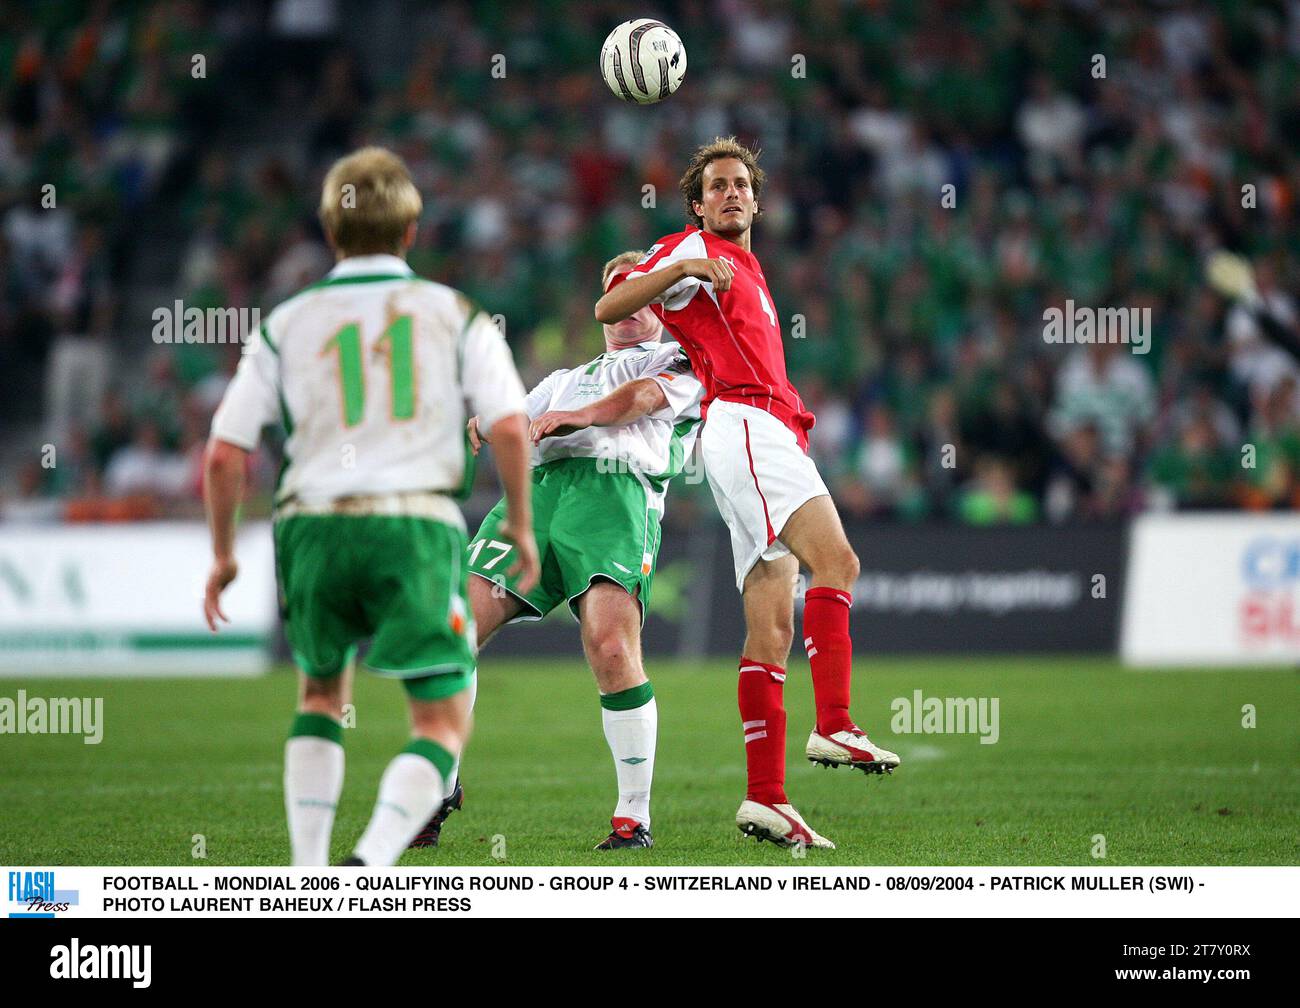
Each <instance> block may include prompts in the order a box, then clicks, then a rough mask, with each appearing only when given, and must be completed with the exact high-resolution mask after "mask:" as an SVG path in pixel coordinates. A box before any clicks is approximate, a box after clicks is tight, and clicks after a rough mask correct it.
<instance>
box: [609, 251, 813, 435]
mask: <svg viewBox="0 0 1300 1008" xmlns="http://www.w3.org/2000/svg"><path fill="white" fill-rule="evenodd" d="M682 259H726V260H727V262H728V264H729V265H730V266H731V268H732V270H733V271H734V273H735V279H734V280H733V281H732V283H731V289H730V290H727V291H723V292H722V293H721V294H718V293H716V292H715V291H714V289H713V284H712V283H708V282H705V281H703V280H699V279H697V278H695V277H686V278H684V279H683V280H681V281H680V282H678V283H676V284H674V285H673V286H671V287H669V288H668V289H667V290H666V291H664V292H663V293H662V294H661V295H659V297H658V298H656V299H655V301H654V302H652V305H651V307H652V308H653V310H654V312H655V314H656V315H658V316H659V318H660V319H661V320H662V321H663V324H664V327H665V328H666V329H667V330H668V331H669V332H670V333H672V335H673V337H674V338H675V339H676V340H677V342H678V343H680V344H681V346H682V349H683V350H685V351H686V356H687V357H688V358H690V362H691V367H692V368H694V370H695V375H696V377H697V378H699V380H700V383H701V384H702V385H703V386H704V402H703V410H704V411H705V415H707V411H708V408H709V403H711V402H712V401H713V400H714V399H725V400H727V401H728V402H736V403H744V404H745V405H747V406H755V407H757V408H758V409H761V410H764V411H766V412H768V413H771V414H772V415H773V416H774V417H776V418H777V419H778V420H780V421H781V422H782V423H783V424H785V425H786V426H787V427H789V428H790V430H791V431H793V432H794V435H795V437H796V438H797V439H798V440H799V445H800V447H802V448H803V449H804V451H807V450H808V431H810V430H812V427H813V424H814V423H815V419H814V417H813V415H812V414H811V413H810V412H808V410H807V409H805V408H804V404H803V400H802V399H800V398H799V393H798V392H796V391H795V387H794V386H793V385H791V384H790V379H789V378H788V377H787V376H786V373H785V350H784V348H783V347H782V346H781V324H780V322H778V321H777V317H776V309H775V308H774V307H773V306H772V295H771V294H770V293H769V292H768V289H767V280H766V279H765V278H764V276H763V269H762V267H761V266H759V264H758V260H757V259H756V258H755V257H754V255H753V254H752V253H750V252H746V251H745V250H744V249H742V248H741V247H740V246H739V245H736V244H735V243H734V242H729V241H727V240H726V239H725V238H718V237H716V236H714V235H711V234H708V233H707V232H704V231H701V230H700V229H699V228H696V227H688V228H687V229H686V230H685V231H681V232H678V233H677V234H671V235H668V236H666V237H664V238H660V239H659V241H657V242H655V244H654V245H653V246H651V248H650V251H649V252H647V253H646V255H645V258H644V259H642V260H641V262H640V263H638V264H637V266H636V268H635V269H633V270H632V271H631V272H629V273H625V274H623V275H622V276H619V277H616V278H615V280H614V283H612V284H610V289H611V290H613V288H614V287H615V286H616V285H617V284H619V283H622V282H623V281H624V280H626V279H627V278H628V277H634V276H644V275H645V274H647V273H654V272H655V271H657V270H660V269H663V268H664V267H666V266H670V265H672V264H673V263H675V262H678V261H679V260H682Z"/></svg>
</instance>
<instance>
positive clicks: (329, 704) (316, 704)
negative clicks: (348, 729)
mask: <svg viewBox="0 0 1300 1008" xmlns="http://www.w3.org/2000/svg"><path fill="white" fill-rule="evenodd" d="M301 680H302V686H301V689H300V691H299V701H298V709H299V710H300V711H302V712H303V713H304V714H326V715H328V716H330V717H333V718H339V717H342V716H343V676H342V675H336V676H329V677H322V678H318V677H316V676H308V675H304V676H302V677H301Z"/></svg>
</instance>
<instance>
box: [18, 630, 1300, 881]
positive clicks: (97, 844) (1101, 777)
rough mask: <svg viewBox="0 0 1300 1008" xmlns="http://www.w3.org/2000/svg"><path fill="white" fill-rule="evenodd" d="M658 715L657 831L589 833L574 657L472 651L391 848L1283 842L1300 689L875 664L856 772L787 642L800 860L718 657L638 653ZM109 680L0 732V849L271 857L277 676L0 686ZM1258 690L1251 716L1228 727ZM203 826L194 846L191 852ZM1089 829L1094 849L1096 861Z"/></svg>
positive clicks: (460, 853)
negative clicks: (897, 711) (410, 842)
mask: <svg viewBox="0 0 1300 1008" xmlns="http://www.w3.org/2000/svg"><path fill="white" fill-rule="evenodd" d="M650 672H651V674H652V676H653V681H654V686H655V693H656V696H657V698H658V701H659V717H660V737H659V752H658V763H657V767H656V773H655V794H654V803H653V812H654V825H653V828H654V835H655V844H656V845H655V847H654V849H653V850H649V851H646V850H636V851H622V852H614V853H612V854H611V853H597V852H595V851H592V850H591V847H592V845H593V844H595V843H596V841H598V840H600V839H601V838H602V837H603V836H604V835H605V833H606V832H607V829H608V827H607V822H608V817H609V814H610V811H611V809H612V807H613V802H614V797H615V789H614V772H613V767H612V764H611V761H610V757H609V752H608V750H607V749H606V746H605V741H604V737H603V735H602V733H601V727H600V709H599V706H598V704H597V699H596V692H595V687H594V685H593V683H592V681H591V676H590V673H589V672H588V671H587V670H586V669H585V668H584V667H583V666H582V664H581V661H580V660H550V659H548V660H545V661H537V662H527V663H525V662H519V661H516V660H507V659H495V660H494V659H492V657H491V656H490V654H489V655H485V661H484V668H483V671H482V673H481V682H480V690H479V707H478V723H477V728H476V734H475V737H474V739H473V742H472V743H471V748H470V752H469V755H468V758H467V759H466V764H465V773H464V782H465V788H466V796H467V797H466V806H465V809H464V811H462V812H458V813H456V814H455V815H453V816H452V818H451V819H450V820H449V822H448V824H447V826H446V828H445V830H444V833H443V841H442V846H441V848H440V849H438V850H437V851H412V852H408V853H407V855H406V856H405V857H404V858H403V860H402V862H401V863H402V864H403V865H434V864H457V865H496V864H501V863H502V862H499V861H497V860H494V858H493V856H492V851H493V843H494V837H498V836H500V837H504V838H505V851H506V857H507V860H506V862H505V863H506V864H510V865H583V864H591V865H608V864H628V865H703V864H713V865H782V864H787V865H788V864H792V863H801V864H818V865H881V864H884V865H888V864H919V865H962V864H972V865H980V864H993V865H1035V864H1042V865H1058V864H1059V865H1070V864H1079V865H1086V864H1096V865H1107V866H1115V865H1131V864H1172V865H1201V864H1206V865H1209V864H1296V863H1297V862H1300V840H1298V839H1297V838H1298V837H1300V814H1298V813H1300V734H1298V733H1297V729H1296V725H1297V724H1298V723H1300V689H1298V688H1297V680H1296V675H1295V673H1293V672H1290V671H1279V670H1254V671H1251V670H1234V671H1176V672H1175V671H1163V672H1140V673H1139V672H1129V671H1124V670H1122V669H1120V668H1119V667H1118V666H1117V665H1116V664H1115V663H1113V662H1111V661H1107V660H1098V659H1061V658H1041V659H1031V658H1024V657H1017V658H1002V659H970V660H958V659H951V660H950V659H921V660H892V659H891V660H874V659H873V660H869V661H865V662H862V663H860V664H859V668H858V671H857V675H856V676H855V682H856V690H855V694H856V699H855V703H854V711H855V712H856V713H857V715H858V717H859V718H860V719H861V720H862V721H863V723H864V725H865V726H867V727H868V728H869V730H870V731H871V734H872V735H873V737H875V738H876V740H877V741H879V742H880V743H882V744H883V745H885V746H887V747H889V748H892V749H895V750H896V751H897V752H898V753H899V754H900V755H901V756H902V758H903V765H902V767H901V768H900V770H899V771H898V772H897V773H895V774H894V775H893V776H892V777H885V778H876V777H872V778H866V777H864V775H862V774H861V773H857V772H854V771H849V770H847V769H843V768H841V769H837V770H825V769H822V768H820V767H815V766H813V765H812V764H810V763H808V762H807V760H806V759H805V758H804V756H803V744H804V741H805V740H806V738H807V730H808V728H809V727H810V724H811V718H812V712H813V706H812V690H811V685H810V682H809V676H808V670H807V664H806V663H805V662H793V663H792V664H791V668H790V676H789V678H788V680H787V682H786V687H785V692H786V703H787V708H788V710H790V711H791V712H792V715H791V718H790V727H789V740H788V752H789V765H790V770H789V775H788V779H787V790H788V792H789V794H790V797H791V800H792V801H793V802H794V803H795V805H796V807H797V808H798V809H799V810H800V811H801V812H802V813H803V815H804V817H805V818H806V819H808V821H809V822H810V823H811V824H812V825H813V826H814V828H816V829H817V830H819V831H820V832H822V833H823V834H824V835H826V836H829V837H830V838H831V839H833V840H834V841H835V842H836V843H837V844H838V845H839V849H838V850H836V851H831V852H822V851H810V852H808V855H807V860H806V861H804V862H792V860H791V856H790V853H789V852H787V851H784V850H780V849H778V848H776V847H774V846H772V845H770V844H762V845H760V844H758V843H756V842H755V841H753V840H748V839H745V838H743V837H742V836H741V835H740V834H739V832H738V831H737V830H736V829H735V826H734V824H733V821H732V817H733V816H734V813H735V810H736V806H737V805H738V804H739V802H740V799H741V798H742V797H743V796H744V781H745V775H744V762H743V760H744V756H743V752H742V748H741V741H740V731H739V724H738V717H737V713H736V707H735V673H734V670H732V669H731V668H729V667H728V663H727V662H725V661H721V660H720V661H716V662H709V663H698V664H688V663H674V662H668V661H659V660H656V661H653V662H651V666H650ZM20 687H21V688H24V689H25V690H26V691H27V694H28V696H29V697H38V696H44V697H50V696H64V697H70V696H91V697H94V696H102V697H104V724H105V729H104V732H105V734H104V739H103V741H102V743H101V744H99V745H97V746H89V745H85V744H83V742H82V740H81V738H80V736H56V735H0V808H3V810H4V815H3V816H2V817H0V863H4V864H39V865H65V864H88V865H89V864H99V865H114V864H124V865H154V864H157V865H193V864H208V865H245V864H284V863H286V861H287V859H288V840H287V836H286V830H285V824H284V810H283V803H282V802H283V800H282V796H281V783H280V780H281V772H282V766H281V759H282V752H283V744H284V739H285V735H286V733H287V730H288V726H289V722H290V719H291V716H292V707H293V703H294V697H295V692H296V686H295V683H294V679H293V677H292V676H291V675H290V674H288V673H287V672H285V671H280V672H277V673H276V674H273V675H270V676H267V677H264V678H261V679H255V680H197V681H196V680H134V681H130V680H127V681H123V680H106V679H96V680H66V679H65V680H56V679H36V680H28V681H17V680H4V681H0V696H5V697H15V696H16V693H17V690H18V689H19V688H20ZM915 689H920V690H922V691H923V693H924V695H925V696H926V697H931V696H937V697H948V696H953V697H966V696H975V697H980V696H984V697H998V698H1000V720H1001V725H1000V727H1001V737H1000V739H999V741H998V742H997V743H996V744H994V745H981V744H980V743H979V741H978V737H977V736H976V735H894V734H893V733H892V732H891V730H890V727H889V725H890V721H891V714H890V707H889V704H890V702H891V700H892V699H893V698H895V697H908V698H910V697H911V696H912V691H913V690H915ZM355 702H356V707H357V726H356V727H355V728H351V729H348V730H347V731H346V732H345V744H346V747H347V778H346V783H345V786H344V793H343V798H342V801H341V803H340V807H339V813H338V819H337V822H336V825H335V830H334V843H333V856H334V858H335V859H338V858H340V857H343V856H345V855H346V854H347V853H348V852H349V851H350V844H351V843H352V842H354V841H355V840H356V839H357V838H358V837H359V836H360V833H361V831H362V829H363V828H364V826H365V822H366V820H367V818H368V816H369V813H370V809H371V805H372V802H373V800H374V796H375V789H376V787H377V785H378V781H379V775H380V773H381V772H382V769H383V767H384V765H385V763H386V762H387V761H388V760H389V759H390V758H391V757H392V756H393V755H394V754H395V753H397V752H398V750H399V749H401V747H402V745H403V744H404V742H405V739H406V729H405V712H404V700H403V695H402V690H401V688H400V686H398V685H397V684H396V683H393V682H388V681H384V680H379V679H376V678H374V677H372V676H367V675H363V676H360V677H359V678H358V681H357V684H356V697H355ZM1244 704H1253V705H1254V706H1255V708H1256V711H1257V717H1258V726H1257V727H1255V728H1251V729H1246V728H1243V727H1242V717H1243V715H1242V706H1243V705H1244ZM194 834H202V835H203V836H204V838H205V842H206V845H207V860H206V861H202V860H195V859H194V858H192V856H191V848H192V840H191V838H192V837H193V835H194ZM1095 834H1103V835H1104V836H1105V838H1106V839H1105V842H1106V858H1105V860H1094V858H1093V857H1092V849H1093V842H1094V841H1093V837H1094V835H1095Z"/></svg>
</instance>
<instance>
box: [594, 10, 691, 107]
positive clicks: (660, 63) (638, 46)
mask: <svg viewBox="0 0 1300 1008" xmlns="http://www.w3.org/2000/svg"><path fill="white" fill-rule="evenodd" d="M600 73H601V76H602V77H604V78H605V83H606V84H608V85H609V89H610V90H611V91H613V92H614V94H616V95H618V97H620V98H622V99H623V100H624V101H629V102H636V103H637V104H638V105H653V104H654V103H655V102H658V101H663V100H664V99H665V98H667V97H668V96H669V95H670V94H672V93H673V92H674V91H676V90H677V89H678V87H680V86H681V83H682V78H683V77H685V76H686V47H685V46H684V45H682V40H681V39H679V38H678V37H677V33H676V32H675V31H673V30H672V29H671V28H669V27H668V26H667V25H666V24H664V23H663V22H662V21H656V20H655V19H654V18H637V19H636V20H635V21H624V22H623V23H622V24H621V25H619V26H618V27H617V28H615V29H614V30H613V31H612V32H610V33H609V38H607V39H605V44H604V45H603V46H601V48H600Z"/></svg>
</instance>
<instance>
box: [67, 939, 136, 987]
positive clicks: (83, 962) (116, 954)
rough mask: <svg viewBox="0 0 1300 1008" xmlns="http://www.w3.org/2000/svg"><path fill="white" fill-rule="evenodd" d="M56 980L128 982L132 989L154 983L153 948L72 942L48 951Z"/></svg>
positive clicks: (75, 940)
mask: <svg viewBox="0 0 1300 1008" xmlns="http://www.w3.org/2000/svg"><path fill="white" fill-rule="evenodd" d="M50 976H52V977H53V978H54V979H55V980H130V981H131V986H132V987H138V988H143V987H148V986H149V984H151V983H152V982H153V946H152V945H83V944H81V942H80V941H78V940H77V939H76V938H73V939H72V941H70V942H69V943H68V944H67V945H55V946H53V947H51V949H50Z"/></svg>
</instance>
